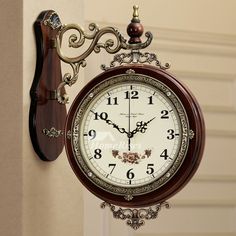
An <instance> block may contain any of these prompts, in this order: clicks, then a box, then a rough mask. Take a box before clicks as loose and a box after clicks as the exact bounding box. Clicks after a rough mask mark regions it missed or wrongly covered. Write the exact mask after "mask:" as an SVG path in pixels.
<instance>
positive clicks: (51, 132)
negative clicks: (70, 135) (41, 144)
mask: <svg viewBox="0 0 236 236" xmlns="http://www.w3.org/2000/svg"><path fill="white" fill-rule="evenodd" d="M43 133H44V134H45V135H46V136H48V137H49V138H58V137H59V136H61V135H63V131H62V130H57V129H56V128H54V127H52V128H51V129H46V128H44V129H43Z"/></svg>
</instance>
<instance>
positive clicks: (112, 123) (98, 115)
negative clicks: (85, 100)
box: [92, 111, 129, 135]
mask: <svg viewBox="0 0 236 236" xmlns="http://www.w3.org/2000/svg"><path fill="white" fill-rule="evenodd" d="M92 112H93V111H92ZM93 113H94V114H95V117H96V118H98V117H99V118H100V119H101V120H104V121H105V122H106V123H107V124H108V125H111V126H112V127H113V128H115V129H117V130H118V131H119V132H120V133H122V134H123V133H126V134H127V135H129V133H128V132H127V131H126V130H125V128H120V127H119V126H118V125H117V124H115V123H114V122H112V121H111V120H110V119H109V118H108V115H107V113H105V112H102V113H100V114H99V113H98V112H93ZM104 114H105V115H104Z"/></svg>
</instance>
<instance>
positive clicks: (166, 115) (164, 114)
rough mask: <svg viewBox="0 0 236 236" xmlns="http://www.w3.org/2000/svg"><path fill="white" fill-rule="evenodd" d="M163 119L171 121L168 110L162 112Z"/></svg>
mask: <svg viewBox="0 0 236 236" xmlns="http://www.w3.org/2000/svg"><path fill="white" fill-rule="evenodd" d="M161 114H162V116H161V119H169V112H168V111H167V110H163V111H161Z"/></svg>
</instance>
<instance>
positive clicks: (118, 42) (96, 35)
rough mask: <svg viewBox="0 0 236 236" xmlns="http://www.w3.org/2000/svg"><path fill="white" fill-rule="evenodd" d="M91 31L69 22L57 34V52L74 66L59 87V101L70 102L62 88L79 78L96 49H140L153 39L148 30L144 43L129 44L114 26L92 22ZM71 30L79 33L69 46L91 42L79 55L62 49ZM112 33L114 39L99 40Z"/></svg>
mask: <svg viewBox="0 0 236 236" xmlns="http://www.w3.org/2000/svg"><path fill="white" fill-rule="evenodd" d="M88 28H89V31H90V34H89V33H86V32H85V31H84V29H83V28H82V27H80V26H79V25H77V24H68V25H64V26H61V29H60V31H59V32H58V34H57V36H56V41H55V46H56V49H57V53H58V55H59V57H60V58H61V60H62V61H64V62H65V63H68V64H69V65H70V66H71V68H72V73H66V74H65V75H64V76H63V79H62V82H61V83H60V85H59V86H58V88H57V91H56V92H57V100H58V102H59V103H62V104H65V103H67V102H68V100H69V98H68V96H67V95H66V94H62V92H61V90H62V88H63V87H64V86H65V85H69V86H72V85H73V84H74V83H75V82H76V81H77V79H78V74H79V69H80V66H82V67H85V66H86V60H85V59H86V58H87V57H88V56H89V55H90V54H91V53H92V52H93V51H94V52H95V53H99V52H100V51H101V48H103V49H105V50H106V52H107V53H109V54H114V53H117V52H118V51H119V50H121V49H125V50H128V49H131V50H139V49H143V48H146V47H147V46H149V45H150V43H151V41H152V38H153V37H152V34H151V32H147V33H146V34H145V36H146V37H147V40H146V41H145V42H144V43H139V44H128V43H127V40H126V39H125V38H124V37H123V36H122V35H121V33H120V32H119V31H118V30H117V29H116V28H114V27H104V28H101V29H99V27H98V26H97V25H96V24H95V23H91V24H90V25H89V27H88ZM70 30H75V31H76V32H77V34H78V35H77V34H71V35H70V36H69V39H68V46H69V47H72V48H80V47H82V46H83V45H84V43H85V41H86V40H90V41H91V43H90V45H89V47H88V48H87V49H86V50H85V51H84V52H83V53H82V54H81V55H79V56H76V57H68V56H66V55H65V54H64V53H63V50H62V46H61V45H62V41H63V36H64V34H65V33H66V32H68V31H70ZM106 34H111V35H113V36H114V38H115V40H114V39H107V40H105V42H104V43H102V42H99V41H100V39H101V38H102V37H103V36H104V35H106Z"/></svg>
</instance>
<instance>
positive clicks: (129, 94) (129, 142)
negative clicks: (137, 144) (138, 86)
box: [128, 93, 130, 151]
mask: <svg viewBox="0 0 236 236" xmlns="http://www.w3.org/2000/svg"><path fill="white" fill-rule="evenodd" d="M128 150H129V151H130V93H129V123H128Z"/></svg>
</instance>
